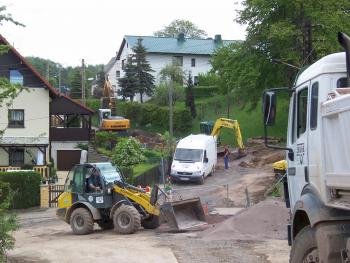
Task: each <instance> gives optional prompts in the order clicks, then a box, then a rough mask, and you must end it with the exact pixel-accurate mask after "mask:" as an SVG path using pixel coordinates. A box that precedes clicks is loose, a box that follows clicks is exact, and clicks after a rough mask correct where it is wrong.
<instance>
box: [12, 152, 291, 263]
mask: <svg viewBox="0 0 350 263" xmlns="http://www.w3.org/2000/svg"><path fill="white" fill-rule="evenodd" d="M253 157H254V158H255V157H256V156H254V155H253V154H249V155H248V156H247V157H245V159H243V160H242V159H241V160H237V161H232V162H231V163H230V164H231V168H230V169H229V170H226V171H225V170H223V169H222V165H221V163H219V166H218V169H217V171H216V173H215V175H214V176H213V177H208V178H207V179H206V181H205V184H204V185H203V186H200V185H196V184H191V185H186V184H178V185H175V186H174V189H175V194H177V195H181V196H183V197H188V196H193V195H198V196H200V197H201V200H202V202H203V203H205V204H207V205H208V208H209V210H210V211H212V210H214V209H219V210H220V208H223V207H227V206H229V207H245V205H246V204H247V195H246V194H245V189H246V188H248V199H249V200H250V203H255V204H256V203H258V202H259V201H260V200H262V199H263V194H264V192H265V191H266V188H267V187H268V186H269V185H270V184H271V182H272V181H273V180H274V178H273V175H272V172H271V165H261V164H259V165H256V167H249V168H244V167H240V166H239V165H238V164H239V163H240V162H241V161H244V162H247V163H251V161H252V159H253ZM220 161H221V160H219V162H220ZM227 185H228V188H227ZM227 190H228V191H227ZM225 209H227V208H225ZM237 211H238V210H237ZM287 218H288V211H287V209H286V208H285V207H284V204H283V202H281V201H280V200H278V199H268V200H265V201H263V202H260V203H258V204H257V205H254V206H252V207H250V208H248V209H243V210H242V211H241V212H239V213H238V214H236V215H234V216H220V215H216V216H211V217H210V223H211V224H210V225H209V227H208V228H207V229H206V230H204V231H200V232H188V233H181V234H170V233H161V232H160V231H152V230H143V229H141V230H140V231H139V232H138V233H136V234H133V235H127V236H125V235H118V234H116V233H115V232H114V231H113V230H110V231H102V230H100V229H99V228H98V226H96V227H95V231H94V233H93V234H91V235H88V236H75V235H73V234H72V233H71V230H70V227H69V225H67V224H66V223H64V222H62V221H60V220H58V219H56V216H55V210H54V209H47V210H35V209H34V210H29V211H25V212H21V213H19V219H20V225H21V227H20V229H19V230H18V231H16V232H15V238H16V245H15V249H14V250H12V251H10V252H9V260H8V261H9V262H79V261H82V260H84V261H86V260H88V261H93V262H135V263H136V262H143V263H144V262H146V263H148V262H162V263H163V262H171V263H172V262H180V263H194V262H204V263H215V262H237V263H238V262H246V263H255V262H259V263H264V262H270V263H282V262H287V261H288V254H289V247H288V245H287V240H286V231H285V229H286V227H285V226H286V221H287ZM223 219H226V220H225V221H222V220H223ZM220 221H222V222H220Z"/></svg>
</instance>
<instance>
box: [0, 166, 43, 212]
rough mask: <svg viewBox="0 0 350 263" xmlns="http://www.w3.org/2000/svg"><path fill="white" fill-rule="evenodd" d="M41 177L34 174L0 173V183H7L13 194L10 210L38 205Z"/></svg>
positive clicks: (19, 172) (20, 172)
mask: <svg viewBox="0 0 350 263" xmlns="http://www.w3.org/2000/svg"><path fill="white" fill-rule="evenodd" d="M41 179H42V178H41V175H40V174H39V173H36V172H31V171H29V172H22V171H18V172H0V182H4V183H8V184H9V185H10V188H11V190H12V191H13V192H14V196H13V201H12V204H11V208H28V207H33V206H38V205H40V184H41Z"/></svg>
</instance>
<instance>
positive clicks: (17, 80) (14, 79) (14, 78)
mask: <svg viewBox="0 0 350 263" xmlns="http://www.w3.org/2000/svg"><path fill="white" fill-rule="evenodd" d="M10 83H11V84H20V85H23V75H22V73H21V72H19V71H18V70H17V69H10Z"/></svg>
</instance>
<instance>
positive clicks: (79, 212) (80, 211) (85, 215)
mask: <svg viewBox="0 0 350 263" xmlns="http://www.w3.org/2000/svg"><path fill="white" fill-rule="evenodd" d="M69 222H70V226H71V228H72V230H73V233H74V234H76V235H87V234H90V233H91V232H92V230H93V229H94V220H93V218H92V215H91V213H90V211H89V210H87V209H85V208H77V209H75V210H74V211H73V213H72V215H71V217H70V221H69Z"/></svg>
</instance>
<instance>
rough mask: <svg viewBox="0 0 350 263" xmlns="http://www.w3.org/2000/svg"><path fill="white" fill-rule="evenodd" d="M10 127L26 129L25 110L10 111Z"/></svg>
mask: <svg viewBox="0 0 350 263" xmlns="http://www.w3.org/2000/svg"><path fill="white" fill-rule="evenodd" d="M8 127H9V128H24V110H9V111H8Z"/></svg>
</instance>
